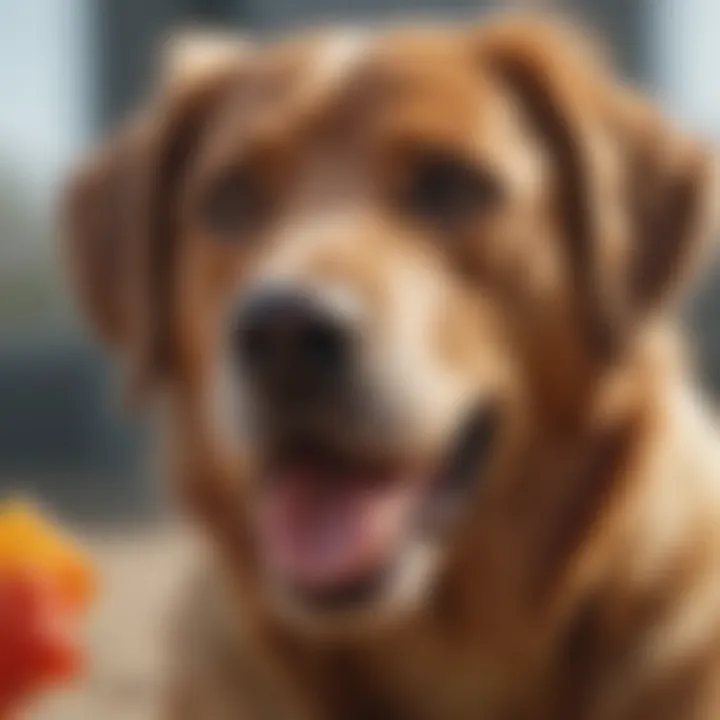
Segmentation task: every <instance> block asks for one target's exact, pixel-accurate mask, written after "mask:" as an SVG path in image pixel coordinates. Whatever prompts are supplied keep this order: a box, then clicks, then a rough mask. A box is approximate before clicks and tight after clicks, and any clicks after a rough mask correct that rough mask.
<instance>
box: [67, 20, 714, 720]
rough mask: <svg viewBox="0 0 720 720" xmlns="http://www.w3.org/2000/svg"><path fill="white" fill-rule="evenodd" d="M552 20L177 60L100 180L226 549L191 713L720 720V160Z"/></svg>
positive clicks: (165, 407) (92, 292) (179, 709)
mask: <svg viewBox="0 0 720 720" xmlns="http://www.w3.org/2000/svg"><path fill="white" fill-rule="evenodd" d="M593 45H594V43H593V42H591V41H590V39H589V38H587V37H586V36H585V35H583V34H582V33H581V32H580V31H578V30H575V29H572V28H567V27H565V26H564V25H563V24H562V23H557V22H554V21H546V20H544V19H542V18H531V17H520V16H512V17H504V18H498V19H495V20H488V21H485V22H482V23H481V22H478V23H477V24H469V25H463V26H460V25H452V24H450V25H448V26H445V27H439V26H434V27H429V26H402V25H400V26H397V27H389V28H375V29H372V30H363V31H345V30H342V29H332V28H330V29H320V30H318V31H313V32H308V33H307V34H302V33H296V34H291V35H290V36H289V37H286V38H281V39H271V40H266V41H264V42H258V43H256V44H253V43H252V42H248V41H245V40H240V39H238V40H234V39H233V38H228V37H225V38H222V40H220V39H213V38H212V37H208V38H203V39H201V40H199V41H193V40H192V39H186V40H185V41H183V42H178V43H175V45H173V46H172V50H171V51H169V52H168V55H167V62H166V66H165V69H164V71H163V73H162V75H163V76H164V78H165V80H164V81H161V82H160V88H159V89H158V91H157V92H156V94H155V97H154V98H153V99H152V100H151V101H150V102H149V103H148V104H147V106H146V107H145V108H144V109H143V110H142V111H141V113H140V114H139V115H138V116H136V117H135V118H133V119H131V120H130V121H128V123H127V124H126V125H124V126H122V127H121V128H120V129H119V131H118V132H117V134H116V135H115V136H114V137H113V138H111V139H110V140H109V141H108V142H107V144H106V145H105V146H103V147H102V148H101V149H100V150H99V152H97V153H96V154H94V155H92V156H91V158H90V159H89V160H88V161H86V162H85V163H84V165H83V166H82V167H81V168H80V169H79V170H78V172H77V174H76V175H75V177H74V178H73V179H72V180H71V182H70V184H69V188H68V192H67V196H66V202H65V227H66V229H67V232H66V246H67V249H68V255H69V258H70V269H71V272H72V276H73V279H74V284H75V286H76V288H77V291H78V296H79V299H80V304H81V305H82V307H83V308H84V310H85V311H86V314H87V316H88V318H89V321H90V323H91V325H92V326H93V327H94V328H95V330H96V332H97V333H98V334H99V336H100V337H101V338H103V339H104V341H105V342H106V344H107V345H108V346H109V347H110V348H111V349H112V351H113V352H114V353H115V355H116V356H118V358H119V359H120V361H121V362H122V363H123V367H124V370H125V375H126V376H127V379H128V383H129V385H130V388H131V390H130V391H131V392H132V393H134V396H135V397H136V398H152V401H153V402H155V403H156V404H157V407H158V409H159V414H160V417H161V428H162V432H163V434H164V439H165V446H166V448H167V452H166V457H167V460H168V475H169V477H170V478H171V480H172V484H173V486H174V488H175V490H176V493H177V497H178V498H179V499H180V502H181V503H182V505H183V507H185V508H187V510H188V511H189V512H190V513H191V515H192V517H193V519H194V522H195V523H196V526H197V527H198V528H199V529H200V530H201V532H202V534H203V537H204V539H205V540H206V541H207V543H208V544H207V548H208V553H207V558H206V560H205V561H203V563H202V568H201V569H199V571H198V577H197V578H196V580H195V582H194V583H193V585H192V589H191V591H190V592H189V593H188V595H187V597H186V601H185V603H184V605H183V610H182V613H181V622H180V623H179V624H178V625H179V626H178V631H177V633H176V635H175V639H176V640H177V645H176V646H175V647H174V651H173V652H172V658H173V660H174V661H175V663H174V665H175V667H174V669H173V677H172V678H171V682H170V683H169V685H170V687H169V688H168V692H167V703H166V705H165V707H164V712H165V713H167V716H168V717H172V718H178V719H179V718H188V719H200V720H205V719H207V720H215V719H216V718H218V719H220V718H248V719H250V720H257V719H263V720H265V719H267V720H286V719H287V720H295V719H296V718H297V719H301V718H302V719H305V718H307V719H308V720H319V719H322V720H324V719H327V720H338V719H339V718H342V719H343V720H353V719H357V720H360V719H362V720H369V719H370V718H372V719H373V720H376V719H388V720H390V719H393V720H401V719H405V718H408V719H412V720H440V719H442V720H466V719H467V720H469V719H472V720H478V719H480V718H486V719H488V720H508V719H510V718H512V719H515V720H544V719H548V720H564V719H567V720H641V719H643V720H645V719H648V718H652V719H653V720H665V719H666V720H670V719H672V720H680V719H682V720H691V719H692V720H717V718H718V717H720V476H719V475H718V468H719V467H720V466H719V465H718V459H719V458H718V435H717V433H716V429H715V420H714V418H713V413H712V410H711V409H709V408H708V407H706V404H705V402H704V400H703V395H702V393H701V392H700V391H698V390H697V389H696V388H695V384H694V382H693V373H692V368H691V364H690V363H689V362H688V360H687V359H686V357H685V356H686V353H685V350H684V343H683V341H682V333H681V322H680V320H679V317H680V307H681V301H682V299H683V297H684V293H685V291H686V289H687V288H688V287H690V282H691V280H692V279H693V278H694V276H695V275H696V271H697V270H698V269H699V267H700V266H701V265H702V264H707V263H706V260H707V258H708V257H709V255H708V253H709V252H710V251H711V249H712V237H713V232H714V229H715V224H716V220H717V216H716V207H715V202H714V194H715V189H716V170H715V162H714V158H713V154H712V151H711V150H710V148H708V147H705V146H704V145H703V143H702V142H701V141H699V140H696V139H694V138H691V137H687V136H685V134H684V133H682V132H681V131H680V130H679V129H677V128H675V127H674V126H673V125H672V124H671V123H670V122H668V121H667V120H666V119H664V118H663V117H662V115H661V113H660V112H658V111H657V110H656V109H655V108H654V107H653V106H652V103H651V102H649V101H647V100H645V99H643V97H641V95H640V94H638V93H637V92H636V91H634V90H633V89H631V88H630V87H628V86H626V85H625V84H624V83H623V82H622V81H621V80H620V79H619V78H618V76H617V74H616V73H615V72H614V71H613V69H612V67H611V63H610V62H608V61H607V60H606V59H605V58H604V57H603V54H602V52H598V51H596V50H595V49H594V48H593Z"/></svg>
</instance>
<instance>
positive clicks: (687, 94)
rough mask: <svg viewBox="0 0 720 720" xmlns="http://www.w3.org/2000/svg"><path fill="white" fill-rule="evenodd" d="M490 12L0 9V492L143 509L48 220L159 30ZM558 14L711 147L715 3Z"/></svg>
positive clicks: (618, 0)
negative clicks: (601, 45) (589, 33)
mask: <svg viewBox="0 0 720 720" xmlns="http://www.w3.org/2000/svg"><path fill="white" fill-rule="evenodd" d="M503 4H504V3H501V2H483V1H482V0H472V1H466V0H445V1H443V0H23V1H22V2H19V1H18V0H0V95H1V96H2V98H3V103H2V109H1V110H0V494H6V493H9V492H15V491H18V490H20V491H23V492H25V491H29V492H33V493H35V492H37V493H39V494H41V496H42V497H43V498H45V499H46V500H47V502H48V503H49V504H50V505H52V506H53V507H55V508H57V509H58V510H59V511H60V512H61V513H62V514H64V515H66V516H67V517H72V518H75V519H84V520H87V519H99V520H102V521H103V522H108V521H110V520H126V519H127V518H130V517H132V518H138V517H143V516H146V515H148V514H151V513H153V512H154V511H155V509H156V507H157V504H158V503H157V497H156V494H155V490H154V489H153V488H154V487H156V485H155V484H154V483H151V482H148V476H149V475H150V474H151V471H150V470H149V462H148V460H147V457H148V456H147V453H146V452H145V441H144V440H145V437H144V436H145V433H144V429H143V427H142V426H141V424H140V423H139V421H137V420H131V419H128V418H124V419H123V418H122V416H121V414H120V413H119V412H118V408H119V407H120V405H121V402H120V393H119V390H118V388H117V383H116V382H114V380H116V378H115V377H114V373H113V371H112V368H111V365H110V364H109V363H108V361H107V358H106V357H105V356H104V355H103V353H102V352H101V351H100V350H99V348H98V347H96V346H95V345H94V344H93V343H92V342H91V341H90V340H89V339H88V338H87V337H86V336H85V335H84V334H83V331H82V328H81V325H80V323H79V322H78V320H77V318H76V317H75V315H74V313H73V309H72V303H71V302H70V299H69V295H68V293H67V288H66V287H65V283H64V279H63V275H62V272H61V269H62V268H61V263H60V260H59V258H58V254H57V251H56V247H55V246H56V243H55V240H56V238H55V235H56V228H55V226H54V222H53V213H54V206H55V202H56V194H57V189H58V186H59V183H60V182H61V180H62V178H63V176H64V175H65V173H66V172H67V168H68V166H69V165H70V164H71V163H72V161H73V159H74V158H75V157H77V155H78V154H80V153H81V152H82V151H83V150H84V149H86V148H87V147H88V146H89V145H90V144H91V143H92V142H93V141H94V140H95V139H96V138H97V136H99V135H101V134H102V133H103V132H104V131H105V130H106V129H107V128H108V127H110V126H112V125H113V124H114V123H115V122H116V121H117V119H118V118H120V117H121V116H122V115H123V114H124V113H125V112H126V111H127V110H128V108H130V107H132V106H133V105H134V103H135V102H136V101H137V100H138V98H139V97H140V96H141V95H142V93H143V91H144V90H145V87H146V83H147V79H148V78H149V77H150V76H151V70H152V67H153V56H154V54H155V51H156V49H157V47H158V43H159V41H160V39H161V38H163V37H164V36H165V35H166V34H167V32H168V31H169V29H171V28H173V27H174V26H178V25H183V24H186V23H188V22H193V21H198V22H207V23H211V24H213V25H227V26H234V27H237V28H238V30H241V31H248V32H252V31H257V30H261V31H267V30H274V29H280V28H285V27H289V26H293V25H297V24H301V23H308V22H313V21H318V20H321V21H326V20H331V19H334V18H339V19H343V20H347V19H352V18H367V17H372V18H382V17H387V16H388V15H390V16H393V15H399V14H402V13H405V12H410V13H415V14H417V13H422V14H423V15H428V14H430V15H431V14H433V13H440V14H442V15H443V16H450V15H452V14H464V15H468V14H473V15H475V14H477V13H478V12H482V11H485V10H491V9H494V8H497V7H498V6H502V5H503ZM513 4H514V5H517V4H518V3H513ZM525 4H526V5H531V6H532V5H533V3H532V2H529V3H525ZM544 4H546V5H547V4H549V3H544ZM554 4H555V5H556V6H557V5H559V3H554ZM565 6H566V7H567V8H568V9H569V11H570V12H571V13H572V14H573V15H576V16H578V17H579V18H580V19H581V20H583V21H584V22H585V24H587V25H589V26H590V27H592V28H595V29H597V31H599V33H600V34H601V35H602V36H604V37H605V39H606V40H607V41H608V42H609V44H610V45H611V46H612V47H614V49H615V53H616V56H617V58H618V60H619V63H620V65H621V67H622V68H623V69H624V71H625V72H626V73H627V74H628V75H629V76H631V77H632V78H633V79H634V80H635V81H637V82H638V83H640V84H642V85H643V86H644V87H645V88H646V89H647V90H648V91H649V92H650V93H651V94H653V95H654V96H655V97H656V98H657V100H658V101H659V102H660V103H661V104H662V105H663V106H664V107H665V108H666V109H667V111H668V112H669V113H670V114H672V115H673V116H676V117H678V118H679V119H681V120H682V121H684V122H685V123H686V124H688V125H689V126H691V127H694V128H696V129H697V130H699V131H700V132H702V133H705V134H707V135H709V136H711V137H712V136H720V92H719V91H718V89H717V87H718V83H717V78H716V77H715V73H717V72H718V70H717V69H718V68H720V42H718V40H717V28H720V3H718V2H717V0H577V1H576V2H568V3H566V4H565ZM717 139H718V140H720V137H718V138H717ZM715 277H716V278H717V280H718V282H715V283H713V282H712V279H711V280H710V282H708V283H707V284H706V286H705V288H704V289H703V290H702V292H700V293H699V294H698V296H697V297H696V298H695V299H694V302H693V303H692V305H691V307H690V308H689V316H690V318H691V326H692V328H693V331H694V333H695V335H696V341H697V346H698V348H699V350H700V358H701V361H702V368H703V372H704V374H705V377H706V381H707V382H708V383H709V385H710V387H711V388H713V389H714V390H720V323H719V322H717V321H716V318H717V317H718V314H719V313H720V274H718V273H717V272H716V273H715ZM713 288H715V289H714V290H713Z"/></svg>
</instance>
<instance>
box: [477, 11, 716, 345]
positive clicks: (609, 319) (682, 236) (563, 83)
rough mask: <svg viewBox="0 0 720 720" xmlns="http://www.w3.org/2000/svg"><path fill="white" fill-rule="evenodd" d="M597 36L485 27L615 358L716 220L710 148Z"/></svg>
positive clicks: (578, 293)
mask: <svg viewBox="0 0 720 720" xmlns="http://www.w3.org/2000/svg"><path fill="white" fill-rule="evenodd" d="M593 45H594V44H593V42H592V41H591V40H590V39H589V38H587V37H584V36H583V35H581V34H580V33H578V32H576V31H573V30H569V29H568V28H566V27H563V26H561V25H549V24H547V23H544V22H542V21H532V20H530V21H527V20H525V21H522V20H521V21H518V20H514V21H511V22H507V23H505V22H504V23H500V24H498V25H496V26H494V27H493V26H490V27H489V28H487V29H485V30H484V31H481V32H480V39H479V42H478V45H477V47H479V48H480V55H481V58H482V61H483V62H484V63H485V66H486V67H487V68H489V70H490V71H491V73H493V74H494V75H495V76H496V77H497V78H498V79H499V81H500V82H501V83H502V84H503V85H504V86H505V87H506V88H507V89H509V90H510V92H511V94H512V95H513V96H514V97H515V99H516V100H517V103H518V105H519V106H520V108H521V109H522V110H523V111H524V112H525V114H526V115H527V116H528V117H529V118H530V120H531V122H532V124H533V125H534V127H535V129H536V131H538V132H539V134H540V136H541V138H542V139H543V141H544V143H546V145H547V147H549V149H550V155H551V157H552V158H553V160H554V163H553V164H554V172H555V177H556V184H557V191H558V195H557V202H558V215H559V217H560V218H561V221H562V224H563V227H562V230H563V238H562V241H563V243H564V250H565V255H566V257H567V258H568V259H569V266H570V269H571V275H572V281H573V292H574V297H575V299H576V301H577V312H578V321H579V323H580V325H581V327H582V328H583V330H584V332H585V335H586V337H587V340H588V341H589V343H590V344H591V346H592V348H593V351H594V352H596V353H598V354H599V356H600V357H604V358H609V357H613V356H614V355H615V354H616V353H617V352H618V351H619V350H621V349H622V347H623V346H624V345H625V344H626V342H627V340H628V339H629V337H630V336H631V335H632V331H633V329H634V328H636V327H638V325H639V324H640V323H641V322H642V321H643V320H644V319H645V318H646V317H647V316H648V315H649V314H654V313H657V312H662V311H665V310H667V309H668V304H667V301H668V300H670V299H671V298H673V297H675V296H676V293H674V292H673V291H674V290H677V289H678V288H679V287H680V286H681V285H682V283H681V282H680V281H681V280H683V279H684V278H686V276H687V275H688V271H689V269H690V267H691V265H692V262H691V260H692V259H694V258H696V257H697V256H698V255H699V251H700V250H701V249H702V248H703V247H704V246H706V245H707V244H708V240H709V239H710V237H711V230H712V229H713V225H714V222H715V219H716V218H715V208H714V202H713V201H712V200H713V195H714V186H715V180H714V176H715V172H714V161H713V158H712V155H711V153H710V152H709V151H708V150H706V149H705V148H703V147H702V146H701V145H700V144H699V143H693V142H691V141H689V140H686V139H685V138H683V137H681V135H680V134H679V133H678V132H676V131H675V130H674V129H673V128H671V127H670V126H669V125H667V124H666V123H664V122H663V120H662V119H661V118H660V117H659V115H658V114H657V113H655V112H654V110H653V109H652V108H650V107H649V106H648V105H646V104H645V103H644V102H643V101H642V100H641V99H640V98H639V97H637V96H635V95H634V94H632V93H631V92H630V91H629V90H627V89H626V88H625V87H623V86H622V85H621V84H620V82H619V81H617V80H616V79H615V78H614V77H613V73H612V71H611V70H610V69H609V67H608V64H607V63H606V61H605V59H604V58H602V57H601V55H600V53H597V52H594V47H593Z"/></svg>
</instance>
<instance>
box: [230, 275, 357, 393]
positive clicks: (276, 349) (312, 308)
mask: <svg viewBox="0 0 720 720" xmlns="http://www.w3.org/2000/svg"><path fill="white" fill-rule="evenodd" d="M352 336H353V327H352V322H351V321H350V319H349V318H347V317H344V316H343V314H342V313H341V312H339V311H338V309H337V308H335V307H334V306H333V305H332V304H330V303H326V302H323V301H322V300H320V299H319V298H317V297H314V296H312V295H310V294H308V293H306V292H303V291H300V290H293V289H269V288H268V289H261V290H257V291H255V292H253V293H251V294H250V296H249V297H247V298H246V300H245V301H244V302H243V303H242V304H241V306H240V307H239V309H238V312H237V315H236V318H235V325H234V328H233V344H234V351H235V356H236V359H237V361H238V363H239V365H240V366H241V367H242V369H243V370H244V371H245V372H247V373H248V374H249V376H250V379H251V380H252V381H254V382H256V383H258V384H259V385H260V386H261V387H262V388H263V389H266V390H271V391H278V390H280V391H289V390H292V389H305V390H313V391H316V390H319V389H322V387H324V386H329V385H330V384H332V383H333V382H336V381H337V380H338V379H339V378H340V377H341V376H342V375H343V374H344V372H345V370H346V368H347V365H348V363H349V354H350V346H351V344H352Z"/></svg>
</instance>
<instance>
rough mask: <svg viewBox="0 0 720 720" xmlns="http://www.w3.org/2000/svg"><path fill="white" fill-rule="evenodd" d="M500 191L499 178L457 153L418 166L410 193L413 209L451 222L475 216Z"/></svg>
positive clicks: (437, 221) (423, 215)
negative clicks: (463, 158) (497, 180)
mask: <svg viewBox="0 0 720 720" xmlns="http://www.w3.org/2000/svg"><path fill="white" fill-rule="evenodd" d="M499 195H500V188H499V186H498V183H497V182H496V180H495V178H493V177H491V176H490V174H489V173H487V172H484V171H483V170H481V169H480V168H477V167H475V166H473V165H472V164H470V163H468V162H465V161H464V160H462V159H459V158H454V157H442V156H441V157H431V158H425V159H423V160H421V161H420V162H419V163H418V164H417V165H416V167H415V169H414V172H413V175H412V178H411V180H410V186H409V190H408V195H407V205H408V208H409V210H410V211H411V212H412V213H413V214H414V215H416V216H417V217H420V218H422V219H424V220H427V221H429V222H432V223H434V224H440V225H451V224H455V223H457V222H461V221H466V220H469V219H472V217H474V216H475V214H476V213H478V212H481V211H483V210H486V209H488V208H489V207H490V206H491V205H492V204H494V203H495V202H496V201H497V200H498V199H499Z"/></svg>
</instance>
